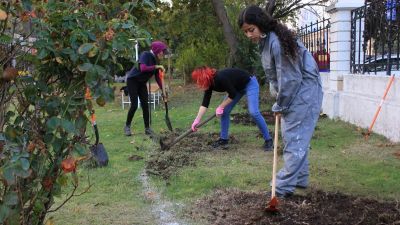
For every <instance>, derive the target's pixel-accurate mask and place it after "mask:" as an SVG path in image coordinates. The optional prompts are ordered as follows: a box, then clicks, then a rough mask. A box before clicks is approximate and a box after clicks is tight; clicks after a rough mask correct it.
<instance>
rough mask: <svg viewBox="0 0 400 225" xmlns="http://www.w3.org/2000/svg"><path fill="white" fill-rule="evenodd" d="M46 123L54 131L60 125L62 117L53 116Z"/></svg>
mask: <svg viewBox="0 0 400 225" xmlns="http://www.w3.org/2000/svg"><path fill="white" fill-rule="evenodd" d="M46 125H47V128H48V129H49V130H50V131H54V130H55V129H56V128H57V127H58V126H60V119H59V118H57V117H54V116H53V117H51V118H50V119H49V120H48V121H47V123H46Z"/></svg>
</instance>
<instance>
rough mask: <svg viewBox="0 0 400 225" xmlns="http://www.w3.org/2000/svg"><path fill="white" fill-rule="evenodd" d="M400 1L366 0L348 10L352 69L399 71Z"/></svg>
mask: <svg viewBox="0 0 400 225" xmlns="http://www.w3.org/2000/svg"><path fill="white" fill-rule="evenodd" d="M399 28H400V0H367V1H366V3H365V5H364V6H363V7H360V8H357V9H355V10H352V12H351V71H352V72H353V73H363V74H364V73H374V74H377V73H379V72H381V73H386V74H388V75H389V74H391V73H392V71H399V70H400V57H399V56H400V55H399V53H400V46H399V44H400V37H399V36H400V30H399Z"/></svg>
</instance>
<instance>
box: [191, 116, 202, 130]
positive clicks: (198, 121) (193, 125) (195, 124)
mask: <svg viewBox="0 0 400 225" xmlns="http://www.w3.org/2000/svg"><path fill="white" fill-rule="evenodd" d="M199 123H200V119H197V118H196V119H195V120H194V121H193V123H192V131H194V132H196V131H197V130H198V129H197V127H196V126H197V125H198V124H199Z"/></svg>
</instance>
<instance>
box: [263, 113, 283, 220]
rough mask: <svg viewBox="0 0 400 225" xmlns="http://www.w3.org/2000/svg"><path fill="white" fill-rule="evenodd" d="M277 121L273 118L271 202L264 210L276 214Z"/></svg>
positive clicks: (277, 117) (277, 116) (278, 118)
mask: <svg viewBox="0 0 400 225" xmlns="http://www.w3.org/2000/svg"><path fill="white" fill-rule="evenodd" d="M279 120H280V116H279V115H276V116H275V137H274V161H273V163H272V185H271V186H272V190H271V201H269V203H268V205H267V207H265V210H266V211H268V212H278V211H279V210H278V208H277V206H278V199H277V197H276V196H275V193H276V164H277V161H278V136H279Z"/></svg>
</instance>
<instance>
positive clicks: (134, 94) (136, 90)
mask: <svg viewBox="0 0 400 225" xmlns="http://www.w3.org/2000/svg"><path fill="white" fill-rule="evenodd" d="M127 84H128V92H129V98H130V100H131V107H130V108H129V112H128V116H127V118H126V126H129V127H130V126H131V123H132V119H133V116H134V115H135V112H136V110H137V108H138V101H137V98H138V97H139V99H140V105H141V106H142V111H143V120H144V127H145V128H148V127H150V120H149V105H148V104H147V102H148V98H149V95H148V91H147V87H146V82H140V81H137V80H136V79H135V78H128V80H127Z"/></svg>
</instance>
